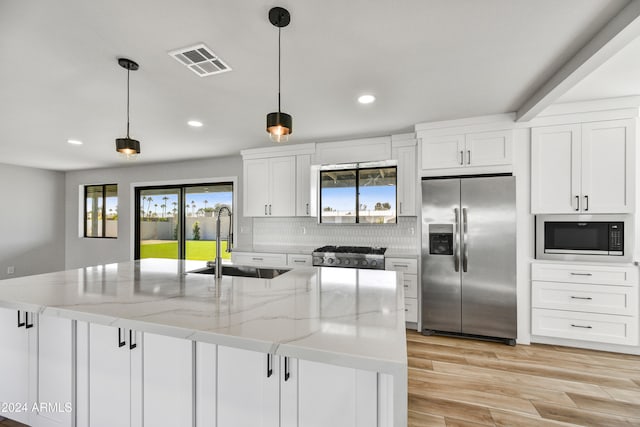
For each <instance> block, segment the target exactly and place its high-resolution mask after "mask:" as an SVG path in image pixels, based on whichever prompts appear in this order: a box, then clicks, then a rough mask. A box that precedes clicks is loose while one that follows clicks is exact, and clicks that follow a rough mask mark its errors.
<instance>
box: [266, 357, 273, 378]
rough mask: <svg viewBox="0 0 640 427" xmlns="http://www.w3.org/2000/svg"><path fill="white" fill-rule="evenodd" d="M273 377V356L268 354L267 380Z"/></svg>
mask: <svg viewBox="0 0 640 427" xmlns="http://www.w3.org/2000/svg"><path fill="white" fill-rule="evenodd" d="M271 375H273V367H272V366H271V355H270V354H269V353H267V378H269V377H271Z"/></svg>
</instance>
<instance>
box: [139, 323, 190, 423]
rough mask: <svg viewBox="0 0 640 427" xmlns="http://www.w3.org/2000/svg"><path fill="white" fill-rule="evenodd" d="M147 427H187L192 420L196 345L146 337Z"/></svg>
mask: <svg viewBox="0 0 640 427" xmlns="http://www.w3.org/2000/svg"><path fill="white" fill-rule="evenodd" d="M142 339H143V347H144V351H143V364H142V367H143V374H142V390H143V408H142V413H143V420H144V426H147V427H155V426H188V425H191V423H192V420H193V380H194V378H193V374H194V372H193V342H191V341H189V340H185V339H180V338H173V337H168V336H164V335H156V334H150V333H144V334H143V336H142Z"/></svg>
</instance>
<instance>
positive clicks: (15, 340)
mask: <svg viewBox="0 0 640 427" xmlns="http://www.w3.org/2000/svg"><path fill="white" fill-rule="evenodd" d="M0 336H2V345H1V346H0V402H4V403H6V404H9V405H10V406H9V408H7V409H9V412H6V413H3V414H0V415H3V416H5V417H8V418H10V419H12V420H15V421H19V422H21V423H24V424H28V425H31V426H32V427H61V426H64V427H71V426H72V425H73V424H72V423H73V421H72V419H73V414H72V410H73V408H74V406H75V405H74V403H75V402H74V399H73V391H74V389H73V378H74V368H75V366H74V363H73V351H74V347H73V338H72V336H73V322H72V321H71V320H67V319H61V318H57V317H50V316H42V315H40V316H37V315H35V314H33V313H28V312H25V311H18V310H10V309H4V308H1V309H0ZM41 403H43V404H46V405H49V404H51V405H53V406H51V407H49V406H47V407H43V408H40V406H39V405H40V404H41ZM12 408H13V409H18V410H16V411H14V410H12ZM40 409H43V410H42V411H40Z"/></svg>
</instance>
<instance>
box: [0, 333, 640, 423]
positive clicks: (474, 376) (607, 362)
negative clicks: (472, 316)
mask: <svg viewBox="0 0 640 427" xmlns="http://www.w3.org/2000/svg"><path fill="white" fill-rule="evenodd" d="M407 354H408V357H409V427H431V426H438V427H443V426H445V427H478V426H509V427H531V426H606V427H617V426H640V356H629V355H622V354H614V353H605V352H598V351H589V350H580V349H574V348H567V347H557V346H548V345H539V344H534V345H531V346H526V345H518V346H516V347H509V346H507V345H504V344H497V343H489V342H483V341H475V340H467V339H462V338H448V337H434V336H431V337H425V336H423V335H420V334H419V333H417V332H414V331H407ZM0 427H23V425H22V424H19V423H16V422H14V421H10V420H5V421H2V420H1V419H0Z"/></svg>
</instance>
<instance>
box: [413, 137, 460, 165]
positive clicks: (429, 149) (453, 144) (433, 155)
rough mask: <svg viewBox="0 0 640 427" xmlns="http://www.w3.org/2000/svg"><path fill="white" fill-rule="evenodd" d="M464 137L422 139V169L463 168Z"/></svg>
mask: <svg viewBox="0 0 640 427" xmlns="http://www.w3.org/2000/svg"><path fill="white" fill-rule="evenodd" d="M464 149H465V148H464V135H445V136H433V137H424V138H422V169H447V168H458V167H464Z"/></svg>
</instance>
